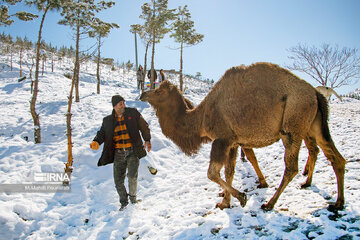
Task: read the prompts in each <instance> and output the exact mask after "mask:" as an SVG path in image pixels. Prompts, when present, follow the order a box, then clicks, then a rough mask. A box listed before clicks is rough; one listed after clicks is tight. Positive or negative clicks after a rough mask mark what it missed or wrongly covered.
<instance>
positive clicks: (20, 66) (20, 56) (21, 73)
mask: <svg viewBox="0 0 360 240" xmlns="http://www.w3.org/2000/svg"><path fill="white" fill-rule="evenodd" d="M22 51H23V49H22V48H21V47H20V77H22V67H21V62H22Z"/></svg>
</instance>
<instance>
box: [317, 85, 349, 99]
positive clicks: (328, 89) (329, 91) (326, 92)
mask: <svg viewBox="0 0 360 240" xmlns="http://www.w3.org/2000/svg"><path fill="white" fill-rule="evenodd" d="M315 89H316V90H317V91H318V92H319V93H321V94H322V95H324V97H325V98H326V100H328V102H329V101H330V97H331V95H332V94H334V95H335V96H336V97H337V98H338V99H340V101H342V98H341V97H340V96H339V95H338V94H337V93H336V92H335V91H334V89H332V88H331V87H326V86H318V87H316V88H315Z"/></svg>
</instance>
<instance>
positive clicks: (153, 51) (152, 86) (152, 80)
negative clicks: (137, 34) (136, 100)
mask: <svg viewBox="0 0 360 240" xmlns="http://www.w3.org/2000/svg"><path fill="white" fill-rule="evenodd" d="M154 57H155V31H154V33H153V46H152V55H151V72H150V89H155V73H154V71H155V67H154Z"/></svg>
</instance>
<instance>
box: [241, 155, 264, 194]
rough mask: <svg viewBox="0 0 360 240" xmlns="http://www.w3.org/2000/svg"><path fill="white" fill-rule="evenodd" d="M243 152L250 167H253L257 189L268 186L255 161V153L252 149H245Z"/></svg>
mask: <svg viewBox="0 0 360 240" xmlns="http://www.w3.org/2000/svg"><path fill="white" fill-rule="evenodd" d="M243 150H244V152H245V155H246V157H247V159H248V160H249V161H250V163H251V165H252V166H253V168H254V170H255V172H256V174H257V176H258V179H259V182H260V184H259V186H258V187H259V188H266V187H268V184H267V182H266V180H265V177H264V175H263V174H262V172H261V170H260V167H259V164H258V161H257V159H256V156H255V153H254V150H253V149H252V148H247V149H245V148H244V149H243Z"/></svg>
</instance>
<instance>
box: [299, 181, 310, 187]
mask: <svg viewBox="0 0 360 240" xmlns="http://www.w3.org/2000/svg"><path fill="white" fill-rule="evenodd" d="M310 186H311V183H308V182H304V183H303V184H301V186H300V187H301V188H307V187H310Z"/></svg>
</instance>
